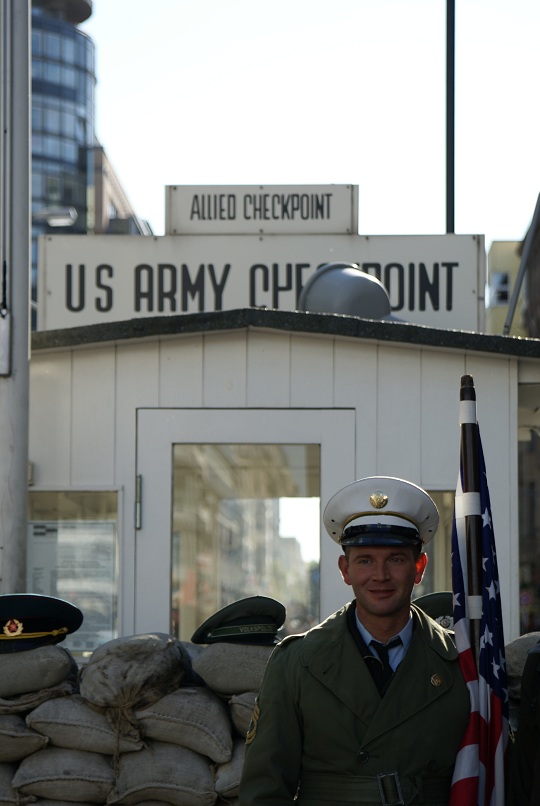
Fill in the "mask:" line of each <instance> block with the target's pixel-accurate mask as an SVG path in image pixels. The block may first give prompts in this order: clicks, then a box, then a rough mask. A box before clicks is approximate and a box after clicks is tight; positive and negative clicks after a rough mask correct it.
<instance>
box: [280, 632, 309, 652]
mask: <svg viewBox="0 0 540 806" xmlns="http://www.w3.org/2000/svg"><path fill="white" fill-rule="evenodd" d="M304 636H305V633H303V632H299V633H294V635H286V636H285V638H282V639H281V641H280V642H279V643H278V644H277V645H276V649H284V648H285V647H286V646H289V644H291V643H292V642H293V641H294V640H295V639H297V638H303V637H304Z"/></svg>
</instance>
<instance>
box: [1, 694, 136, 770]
mask: <svg viewBox="0 0 540 806" xmlns="http://www.w3.org/2000/svg"><path fill="white" fill-rule="evenodd" d="M0 724H1V722H0ZM26 724H27V725H28V727H30V728H33V729H34V730H36V731H38V732H39V733H41V734H43V735H44V736H47V737H48V738H49V740H50V743H51V745H55V746H56V747H67V748H68V749H71V750H88V751H89V752H91V753H103V754H105V755H113V754H114V753H116V752H119V753H127V752H130V751H134V750H140V749H141V748H142V746H143V742H142V741H141V740H140V738H139V736H138V733H137V735H133V736H130V735H129V734H126V735H122V736H120V735H119V734H117V732H116V731H115V730H114V729H113V727H112V726H111V724H110V723H109V720H108V719H107V717H106V715H105V714H104V713H101V712H99V711H97V710H96V709H95V708H92V707H91V706H90V705H89V704H88V703H87V702H86V700H84V699H83V698H82V697H81V696H80V695H79V694H74V695H72V696H71V697H64V698H63V699H61V700H47V702H44V703H42V704H41V705H39V706H38V707H37V708H35V709H34V710H33V711H31V712H30V713H29V714H28V715H27V717H26ZM117 743H118V744H117ZM0 752H1V751H0Z"/></svg>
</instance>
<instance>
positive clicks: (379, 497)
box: [369, 490, 388, 509]
mask: <svg viewBox="0 0 540 806" xmlns="http://www.w3.org/2000/svg"><path fill="white" fill-rule="evenodd" d="M369 503H370V504H371V506H372V507H375V509H383V508H384V507H385V506H386V505H387V503H388V496H387V495H386V493H382V492H380V490H377V492H375V493H371V495H370V496H369Z"/></svg>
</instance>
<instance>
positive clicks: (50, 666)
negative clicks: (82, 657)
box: [0, 644, 76, 698]
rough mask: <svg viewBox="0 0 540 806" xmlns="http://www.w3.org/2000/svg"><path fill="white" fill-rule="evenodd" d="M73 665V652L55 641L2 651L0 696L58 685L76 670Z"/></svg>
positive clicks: (9, 695) (27, 692)
mask: <svg viewBox="0 0 540 806" xmlns="http://www.w3.org/2000/svg"><path fill="white" fill-rule="evenodd" d="M73 665H74V660H73V658H72V656H71V655H70V653H69V652H68V651H67V650H66V649H63V648H62V647H60V646H56V645H55V644H51V645H48V646H40V647H36V648H35V649H27V650H26V651H24V652H8V653H3V654H1V655H0V698H5V697H14V696H16V695H19V694H29V693H30V692H35V691H41V690H42V689H48V688H51V687H53V686H56V685H58V683H61V682H62V681H63V680H65V679H66V678H67V677H68V676H69V675H70V674H73V671H74V669H73ZM75 672H76V668H75Z"/></svg>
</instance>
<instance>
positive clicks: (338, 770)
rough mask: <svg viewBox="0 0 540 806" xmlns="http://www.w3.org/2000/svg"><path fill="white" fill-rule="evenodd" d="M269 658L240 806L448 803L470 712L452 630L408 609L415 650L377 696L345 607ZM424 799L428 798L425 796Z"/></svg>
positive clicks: (443, 805) (250, 737) (252, 729)
mask: <svg viewBox="0 0 540 806" xmlns="http://www.w3.org/2000/svg"><path fill="white" fill-rule="evenodd" d="M349 607H354V602H353V603H351V604H349V605H347V606H346V607H344V608H343V609H342V610H340V611H338V612H337V613H335V614H334V615H333V616H330V618H328V619H327V620H326V621H324V622H323V623H322V624H320V625H318V626H317V627H314V628H313V629H312V630H309V632H307V633H305V634H304V635H303V636H291V637H289V638H286V639H285V640H284V641H283V642H282V643H281V644H280V645H278V646H277V647H276V649H275V650H274V652H273V653H272V656H271V658H270V661H269V664H268V667H267V670H266V674H265V677H264V680H263V683H262V686H261V690H260V693H259V698H258V703H257V706H256V708H255V712H254V715H253V719H252V724H251V726H250V730H249V731H248V736H247V746H246V755H245V762H244V769H243V775H242V781H241V785H240V796H239V803H240V806H259V805H261V806H262V804H264V806H283V805H284V804H289V803H292V802H293V801H295V797H296V801H295V802H296V803H298V804H301V805H302V806H324V804H325V803H326V806H328V804H329V803H332V804H334V806H350V804H352V803H357V804H362V806H381V803H382V804H384V803H385V800H384V799H383V798H382V796H381V794H380V785H381V786H383V788H384V792H385V798H386V802H388V803H392V802H399V793H398V791H397V789H396V776H387V777H384V778H381V779H378V778H377V776H378V775H380V774H385V773H393V772H396V773H397V774H398V776H399V784H400V786H401V789H402V796H403V802H404V803H406V804H409V803H410V804H417V803H418V804H419V803H423V804H424V806H447V803H448V796H449V791H450V781H451V777H452V772H453V768H454V762H455V758H456V754H457V751H458V747H459V744H460V741H461V738H462V736H463V733H464V731H465V728H466V726H467V722H468V717H469V713H470V698H469V692H468V689H467V687H466V685H465V682H464V680H463V677H462V675H461V671H460V668H459V664H458V659H457V658H458V653H457V650H456V648H455V646H454V643H453V640H452V637H451V634H450V633H448V632H447V631H446V630H444V629H443V628H442V627H440V626H439V625H438V624H437V623H436V622H435V621H433V620H432V619H430V618H429V617H428V616H426V615H425V614H424V613H423V612H422V611H421V610H419V609H418V608H416V607H415V606H414V605H412V606H411V609H412V610H413V611H414V617H415V620H416V624H415V629H414V632H413V638H412V640H411V644H410V646H409V649H408V651H407V654H406V655H405V658H404V659H403V661H402V662H401V664H400V665H399V667H398V669H397V671H396V673H395V675H394V677H393V679H392V682H391V683H390V686H389V688H388V690H387V692H386V694H385V696H384V698H381V696H380V694H379V692H378V690H377V687H376V686H375V683H374V682H373V679H372V677H371V675H370V673H369V671H368V668H367V666H366V664H365V662H364V660H363V659H362V655H361V653H360V651H359V649H358V647H357V646H356V644H355V642H354V639H353V637H352V635H351V633H350V631H349V628H348V626H347V620H346V611H347V609H348V608H349ZM422 798H424V799H423V800H422Z"/></svg>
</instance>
